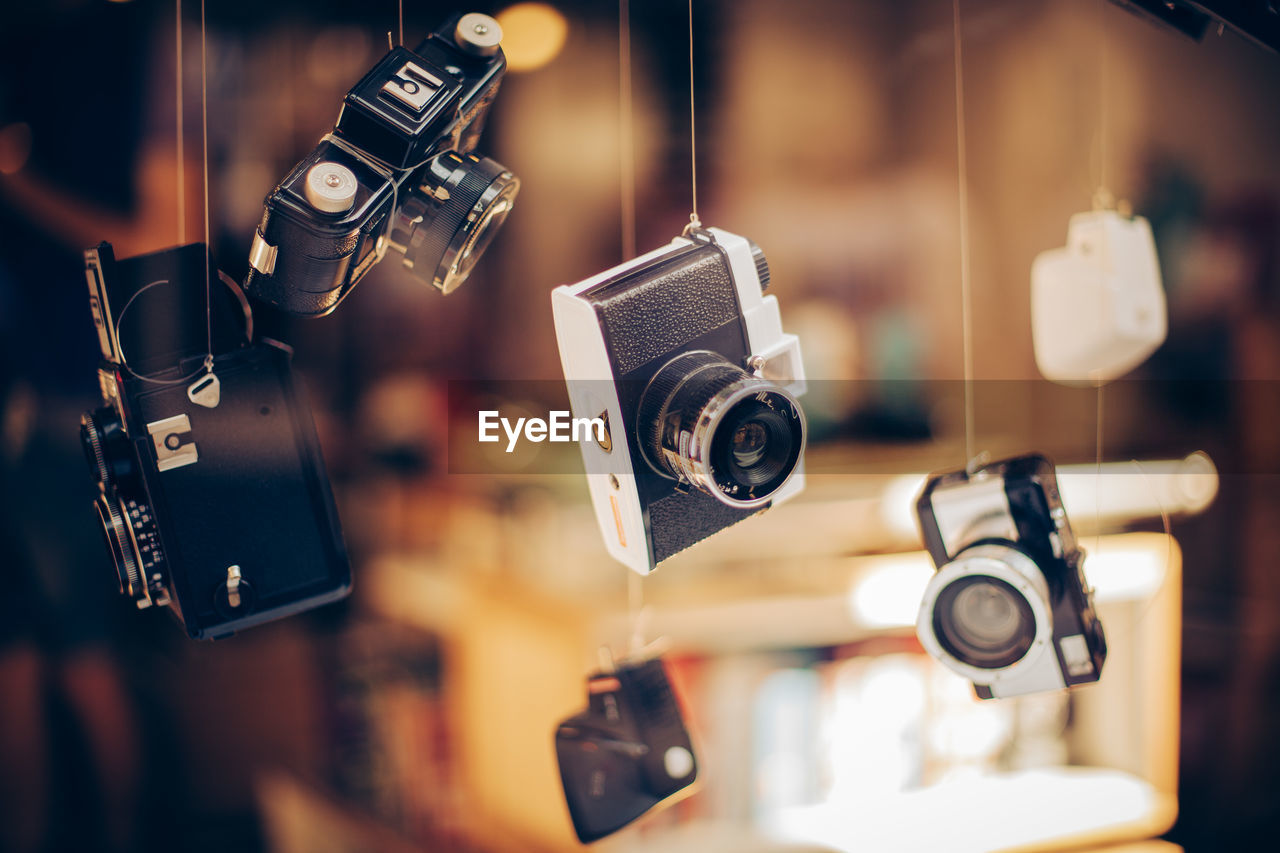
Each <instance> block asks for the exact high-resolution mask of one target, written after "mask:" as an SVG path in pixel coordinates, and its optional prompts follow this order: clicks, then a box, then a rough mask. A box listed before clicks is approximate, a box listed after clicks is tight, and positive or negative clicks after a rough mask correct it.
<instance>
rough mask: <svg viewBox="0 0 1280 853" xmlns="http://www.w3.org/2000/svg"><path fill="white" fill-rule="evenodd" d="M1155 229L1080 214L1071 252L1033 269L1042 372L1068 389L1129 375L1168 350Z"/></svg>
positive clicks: (1110, 213)
mask: <svg viewBox="0 0 1280 853" xmlns="http://www.w3.org/2000/svg"><path fill="white" fill-rule="evenodd" d="M1167 314H1168V312H1167V310H1166V308H1165V298H1164V288H1163V286H1162V285H1161V282H1160V264H1159V261H1158V259H1157V258H1156V244H1155V240H1154V239H1153V238H1152V236H1151V226H1150V225H1149V224H1147V220H1145V219H1143V218H1142V217H1141V216H1132V217H1130V216H1124V215H1122V214H1120V213H1118V212H1116V211H1114V210H1093V211H1090V212H1088V213H1077V214H1076V215H1075V216H1073V217H1071V222H1070V224H1069V225H1068V226H1067V245H1066V246H1065V247H1063V248H1058V249H1049V250H1048V251H1045V252H1041V253H1040V254H1039V255H1037V256H1036V259H1035V261H1034V263H1032V265H1031V330H1032V338H1033V340H1034V342H1035V353H1036V365H1037V366H1038V367H1039V368H1040V372H1041V373H1042V374H1043V375H1044V377H1045V378H1046V379H1051V380H1053V381H1055V382H1061V383H1063V384H1068V385H1074V384H1089V383H1096V382H1105V381H1109V380H1111V379H1115V378H1116V377H1118V376H1122V375H1124V374H1125V373H1128V372H1129V371H1130V370H1132V369H1133V368H1135V367H1137V366H1138V365H1139V364H1141V363H1142V362H1143V361H1144V360H1145V359H1146V358H1147V356H1149V355H1151V353H1152V352H1154V351H1155V349H1156V347H1158V346H1160V344H1162V343H1164V338H1165V334H1166V327H1167V325H1168V319H1167Z"/></svg>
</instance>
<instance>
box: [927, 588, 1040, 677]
mask: <svg viewBox="0 0 1280 853" xmlns="http://www.w3.org/2000/svg"><path fill="white" fill-rule="evenodd" d="M933 627H934V633H935V634H936V635H937V637H938V641H939V642H940V643H941V644H942V646H943V648H945V649H946V650H947V652H948V653H949V654H951V655H952V656H953V657H954V658H956V660H958V661H960V662H961V663H966V664H969V665H970V666H976V667H981V668H983V669H999V668H1002V667H1006V666H1011V665H1012V664H1014V663H1016V662H1017V661H1019V660H1022V658H1023V657H1025V656H1026V654H1027V652H1028V651H1029V650H1030V649H1031V644H1032V642H1033V641H1034V640H1035V634H1036V620H1035V615H1034V614H1033V613H1032V611H1031V605H1030V604H1028V602H1027V599H1026V597H1025V596H1023V595H1022V594H1021V593H1020V592H1018V590H1016V589H1014V587H1013V586H1011V585H1010V584H1009V583H1007V582H1006V581H1003V580H1001V579H1000V578H994V577H990V576H986V575H970V576H968V577H964V578H960V579H959V580H957V581H954V582H953V583H951V584H950V585H948V586H947V587H946V588H945V589H943V590H942V592H941V593H939V595H938V599H937V603H936V604H935V605H934V610H933Z"/></svg>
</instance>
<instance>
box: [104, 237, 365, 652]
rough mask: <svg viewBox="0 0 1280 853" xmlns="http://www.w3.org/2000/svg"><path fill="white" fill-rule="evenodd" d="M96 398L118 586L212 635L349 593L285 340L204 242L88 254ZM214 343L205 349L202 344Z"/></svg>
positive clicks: (307, 413)
mask: <svg viewBox="0 0 1280 853" xmlns="http://www.w3.org/2000/svg"><path fill="white" fill-rule="evenodd" d="M85 272H86V276H87V278H88V282H89V306H90V309H91V311H92V313H93V321H94V325H95V326H96V327H97V332H98V342H99V345H100V347H101V350H102V357H103V363H102V365H101V367H100V368H99V370H98V379H99V385H100V387H101V390H102V400H103V406H102V407H101V408H98V409H95V410H94V411H92V412H89V413H87V414H85V415H84V416H83V417H82V418H81V420H80V438H81V442H82V443H83V445H84V451H85V455H86V456H87V457H88V460H89V466H90V468H91V470H92V472H93V476H94V478H95V479H96V480H97V484H98V497H97V501H96V507H97V511H98V518H99V520H100V521H101V523H102V530H103V533H104V535H105V537H106V542H107V546H108V549H109V550H110V552H111V556H112V559H113V560H114V561H115V567H116V571H117V572H118V574H119V579H120V589H121V592H123V593H124V594H126V595H128V596H129V597H130V598H132V599H133V600H134V601H135V602H136V603H137V605H138V607H139V608H144V607H150V606H151V605H153V604H156V605H160V606H168V607H169V608H170V609H171V610H172V612H173V613H174V614H175V615H176V616H177V617H178V619H179V620H180V621H181V622H182V623H183V625H184V626H185V627H186V630H187V633H188V634H190V635H191V636H192V637H193V638H196V639H218V638H221V637H225V636H228V635H230V634H232V633H234V632H235V631H237V630H240V629H242V628H248V627H250V626H253V625H258V624H260V623H263V622H267V621H270V620H272V619H278V618H280V617H283V616H288V615H290V614H293V613H298V612H300V611H303V610H307V609H310V608H312V607H316V606H318V605H321V604H325V603H327V602H330V601H334V600H335V599H339V598H342V597H343V596H345V595H346V594H347V592H348V591H349V590H350V588H351V569H350V566H349V564H348V561H347V554H346V548H345V546H344V544H343V541H342V533H341V530H340V529H339V526H338V515H337V510H336V508H335V507H334V502H333V495H332V493H331V492H330V490H329V479H328V476H327V475H326V473H325V467H324V460H323V459H322V457H321V455H320V445H319V442H318V441H317V439H316V432H315V426H314V424H313V422H312V419H311V410H310V409H309V408H308V406H307V402H306V399H305V398H304V396H303V393H302V389H301V388H300V387H299V386H298V384H297V382H296V381H295V379H294V377H293V373H292V370H291V367H290V361H291V359H292V351H291V350H290V349H289V348H288V347H286V346H284V345H283V344H280V343H277V342H275V341H271V340H266V339H261V340H257V341H254V340H253V339H252V335H253V328H252V315H251V313H250V312H249V304H248V302H247V300H245V298H244V295H243V293H241V292H240V289H239V287H238V286H236V284H235V283H234V282H233V281H231V280H230V279H229V278H226V277H225V276H221V275H220V274H219V273H218V272H217V271H216V270H214V269H213V267H212V261H211V259H210V257H209V253H208V251H207V249H206V247H205V246H204V245H203V244H200V243H195V244H191V245H187V246H182V247H180V248H176V249H169V250H166V251H162V252H155V253H153V254H149V255H141V256H138V257H135V258H130V259H127V260H122V261H119V262H117V261H116V260H115V259H114V256H113V254H112V251H111V246H110V244H108V243H102V244H101V245H99V246H98V247H97V248H95V249H90V250H88V251H87V252H85ZM210 350H212V353H210Z"/></svg>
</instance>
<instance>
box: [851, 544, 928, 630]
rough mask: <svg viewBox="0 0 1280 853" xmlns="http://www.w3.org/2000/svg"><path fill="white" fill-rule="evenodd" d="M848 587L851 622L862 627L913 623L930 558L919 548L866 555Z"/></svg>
mask: <svg viewBox="0 0 1280 853" xmlns="http://www.w3.org/2000/svg"><path fill="white" fill-rule="evenodd" d="M858 562H859V563H860V564H861V567H860V569H859V571H858V572H857V573H856V574H855V575H854V580H853V584H852V585H851V586H850V588H849V610H850V616H852V617H853V621H854V623H855V624H857V625H859V626H863V627H866V628H901V627H903V626H906V625H914V624H916V611H918V610H919V609H920V600H921V599H922V598H923V597H924V588H925V587H926V586H927V585H928V583H929V578H931V577H932V576H933V562H932V561H931V560H930V559H929V555H928V554H926V553H924V552H923V551H918V552H916V553H914V554H893V555H890V556H886V557H867V558H865V560H859V561H858Z"/></svg>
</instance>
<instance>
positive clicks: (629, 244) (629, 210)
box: [618, 0, 636, 261]
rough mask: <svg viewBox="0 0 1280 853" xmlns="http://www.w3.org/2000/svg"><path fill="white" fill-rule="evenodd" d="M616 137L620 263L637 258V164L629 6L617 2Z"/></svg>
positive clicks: (624, 1)
mask: <svg viewBox="0 0 1280 853" xmlns="http://www.w3.org/2000/svg"><path fill="white" fill-rule="evenodd" d="M618 100H619V102H620V104H621V109H620V110H619V111H618V136H619V138H620V149H621V155H622V158H621V159H622V167H621V182H622V259H623V260H624V261H625V260H629V259H631V258H634V257H635V256H636V162H635V142H634V138H633V137H634V134H635V127H634V119H633V104H632V95H631V3H630V2H629V0H618Z"/></svg>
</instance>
